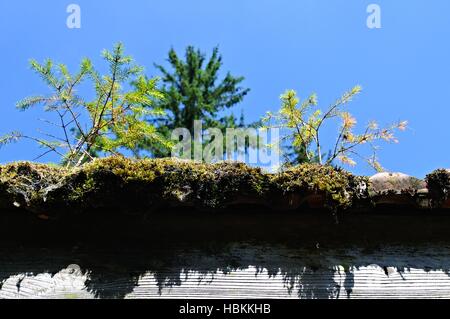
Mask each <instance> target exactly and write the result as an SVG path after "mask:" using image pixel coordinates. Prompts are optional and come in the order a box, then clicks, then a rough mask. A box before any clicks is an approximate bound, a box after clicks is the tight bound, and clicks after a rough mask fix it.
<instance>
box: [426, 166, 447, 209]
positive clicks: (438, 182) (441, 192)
mask: <svg viewBox="0 0 450 319" xmlns="http://www.w3.org/2000/svg"><path fill="white" fill-rule="evenodd" d="M425 181H426V183H427V188H428V191H429V196H430V198H431V203H432V205H433V206H434V207H438V206H441V205H442V204H443V203H444V202H445V201H446V200H448V199H449V197H450V171H449V170H445V169H437V170H435V171H433V172H432V173H431V174H428V175H427V176H426V177H425Z"/></svg>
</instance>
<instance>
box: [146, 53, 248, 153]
mask: <svg viewBox="0 0 450 319" xmlns="http://www.w3.org/2000/svg"><path fill="white" fill-rule="evenodd" d="M168 62H169V63H170V66H171V68H172V70H168V69H166V68H165V67H163V66H161V65H155V66H156V68H157V69H158V70H159V71H160V72H161V74H162V82H163V87H162V92H163V93H164V95H165V98H164V99H163V100H160V101H159V102H158V104H157V105H158V107H159V108H161V109H163V110H164V111H165V112H166V113H167V117H165V118H157V119H153V120H152V121H151V123H152V124H154V125H155V126H157V127H158V130H159V132H161V133H162V134H163V135H164V136H165V137H166V138H170V133H171V131H172V130H173V129H175V128H187V129H188V130H189V131H190V132H191V135H192V136H193V135H194V121H195V120H200V121H202V124H203V127H204V128H207V127H215V128H219V129H221V130H223V131H224V130H225V128H227V127H230V128H234V127H242V126H243V125H244V123H243V122H244V120H243V116H242V115H241V117H240V118H236V117H235V116H234V115H228V116H227V115H224V114H223V111H225V110H227V109H230V108H232V107H233V106H235V105H236V104H238V103H240V102H241V101H242V100H243V99H244V97H245V96H246V95H247V93H248V92H249V91H250V90H249V89H247V88H243V87H241V86H240V84H241V83H242V81H243V80H244V78H243V77H235V76H233V75H231V74H230V73H227V74H226V75H225V77H224V78H223V79H221V80H219V71H220V68H221V67H222V57H221V55H220V54H219V50H218V48H215V49H214V50H213V52H212V55H211V57H210V58H209V59H208V60H207V59H206V57H205V55H204V54H203V53H201V52H200V51H199V50H196V49H194V47H192V46H189V47H187V49H186V54H185V60H182V59H180V58H179V57H178V55H177V53H176V52H175V50H173V49H171V50H170V51H169V58H168ZM145 144H146V145H145V146H144V148H148V149H150V150H151V152H152V153H153V155H155V156H167V155H169V153H168V152H167V149H161V148H157V147H154V145H151V144H150V145H149V144H148V143H145Z"/></svg>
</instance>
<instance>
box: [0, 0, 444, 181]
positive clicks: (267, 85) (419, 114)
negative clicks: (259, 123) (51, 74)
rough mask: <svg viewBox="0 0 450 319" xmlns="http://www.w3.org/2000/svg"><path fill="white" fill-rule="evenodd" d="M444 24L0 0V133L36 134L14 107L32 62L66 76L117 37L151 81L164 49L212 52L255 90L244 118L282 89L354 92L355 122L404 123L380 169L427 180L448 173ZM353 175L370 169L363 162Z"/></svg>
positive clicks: (438, 5)
mask: <svg viewBox="0 0 450 319" xmlns="http://www.w3.org/2000/svg"><path fill="white" fill-rule="evenodd" d="M71 3H76V4H78V5H80V7H81V19H82V20H81V21H82V22H81V23H82V26H81V29H69V28H67V26H66V18H67V16H68V14H67V13H66V8H67V6H68V5H69V4H71ZM370 3H376V4H378V5H380V7H381V10H382V12H381V13H382V15H381V18H382V28H381V29H369V28H367V26H366V19H367V16H368V14H367V13H366V8H367V6H368V5H369V4H370ZM449 16H450V1H448V0H432V1H430V0H414V1H400V0H398V1H392V0H371V1H363V0H276V1H275V0H239V1H237V0H236V1H211V0H190V1H186V0H177V1H175V0H160V1H155V0H129V1H119V0H95V1H92V0H71V1H63V0H57V1H55V0H40V1H29V0H15V1H6V0H2V1H1V2H0V35H1V37H0V39H1V51H0V54H1V60H0V63H1V70H2V73H3V74H2V76H1V77H0V92H1V97H2V98H1V105H0V107H1V115H0V133H7V132H9V131H12V130H20V131H23V132H27V133H29V134H33V133H35V132H36V128H37V127H39V126H42V123H40V122H39V121H38V118H41V117H43V114H42V111H41V110H39V109H35V110H32V111H28V112H19V111H17V110H16V109H15V103H16V102H17V101H18V100H20V99H22V98H23V97H26V96H28V95H32V94H39V93H45V92H47V91H46V90H47V89H46V87H45V86H44V85H43V84H42V83H41V81H40V79H39V78H38V77H37V76H36V75H34V74H33V73H32V72H31V71H30V70H29V67H28V60H29V59H30V58H36V59H37V60H43V59H44V58H46V57H51V58H53V59H54V60H56V61H58V62H64V63H66V64H68V65H69V67H70V68H71V69H72V70H74V68H75V67H76V66H77V65H78V63H79V61H80V60H81V58H82V57H84V56H88V57H91V58H93V60H94V62H96V63H99V62H100V52H101V50H102V49H104V48H111V47H112V46H113V44H114V43H115V42H118V41H122V42H123V43H124V44H125V46H126V49H127V53H129V54H131V55H133V56H134V58H135V59H136V61H137V62H138V63H140V64H142V65H145V66H146V73H147V74H148V75H158V74H157V72H156V70H155V69H154V68H153V63H154V62H158V63H163V62H164V61H165V59H166V56H167V52H168V50H169V49H170V47H174V48H175V49H176V50H177V51H180V52H181V51H182V50H184V48H185V47H186V46H187V45H194V46H196V47H198V48H200V49H202V50H203V51H206V52H210V51H211V49H212V48H213V47H214V46H216V45H219V47H220V51H221V53H222V54H223V57H224V71H227V70H230V71H231V72H232V73H234V74H235V75H243V76H245V77H246V80H245V85H246V86H247V87H250V88H251V89H252V91H251V93H250V94H249V96H248V97H247V98H246V99H245V101H244V102H243V103H242V104H240V105H239V106H238V107H236V113H238V114H239V113H240V110H241V109H243V110H244V114H245V116H246V119H247V120H248V121H253V120H257V119H258V118H259V117H260V116H262V115H263V114H264V113H265V112H266V111H268V110H272V111H275V110H276V109H277V108H278V106H279V100H278V98H279V96H280V94H281V93H282V92H283V91H284V90H286V89H289V88H293V89H295V90H297V91H298V93H299V94H300V95H301V96H303V97H305V96H307V95H308V94H309V93H311V92H316V93H317V94H318V96H319V103H320V105H322V106H326V105H328V104H330V103H332V102H333V101H334V100H335V99H336V98H337V97H338V96H339V95H340V94H341V93H342V92H343V91H345V90H346V89H349V88H351V87H352V86H354V85H355V84H360V85H362V86H363V88H364V91H363V93H362V94H361V95H360V96H359V97H358V98H357V99H356V100H355V101H354V102H353V103H352V104H351V106H350V111H351V112H352V113H353V114H354V115H355V116H356V118H357V119H358V122H359V124H361V125H364V124H365V123H367V122H368V121H369V120H371V119H376V120H377V121H378V122H380V123H385V124H388V123H390V122H393V121H398V120H403V119H406V120H408V121H409V123H410V128H409V130H407V131H406V132H404V133H401V134H400V135H399V138H400V143H399V144H396V145H385V144H383V147H382V150H381V151H380V153H379V157H380V160H381V162H382V164H383V166H384V167H386V168H387V169H388V170H390V171H402V172H405V173H408V174H411V175H416V176H424V175H425V174H426V173H428V172H430V171H432V170H433V169H435V168H438V167H450V163H449V159H450V148H449V147H447V146H448V142H449V140H450V130H449V127H448V122H449V119H450V105H449V103H450V102H449V101H450V59H449V58H450V42H449V35H450V18H449ZM333 133H334V132H333V131H332V130H328V131H326V136H324V138H325V139H331V140H332V139H333ZM39 152H40V150H39V149H38V148H37V147H36V146H35V145H33V144H32V143H29V142H20V143H18V144H14V145H9V146H7V147H5V148H2V149H0V162H9V161H13V160H32V159H33V158H35V157H36V155H38V154H39ZM45 160H48V161H56V159H55V158H52V157H50V158H46V159H45ZM352 171H353V172H355V173H359V174H371V173H372V171H371V169H369V168H368V167H367V166H365V165H360V166H357V167H356V168H354V169H352Z"/></svg>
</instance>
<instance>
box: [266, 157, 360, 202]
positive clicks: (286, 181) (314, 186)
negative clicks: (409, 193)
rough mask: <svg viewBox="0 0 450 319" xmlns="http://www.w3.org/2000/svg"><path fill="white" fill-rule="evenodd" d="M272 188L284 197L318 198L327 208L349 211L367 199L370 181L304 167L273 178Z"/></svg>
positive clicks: (329, 169) (328, 168) (330, 169)
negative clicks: (323, 200) (311, 196)
mask: <svg viewBox="0 0 450 319" xmlns="http://www.w3.org/2000/svg"><path fill="white" fill-rule="evenodd" d="M272 185H273V188H274V189H275V190H278V191H281V192H282V194H283V195H286V194H289V193H297V194H302V195H305V196H306V195H307V194H311V193H313V194H319V195H323V196H324V197H325V205H326V206H327V207H328V208H331V209H336V208H348V207H350V206H351V205H352V204H353V203H354V201H356V200H359V199H362V198H365V197H367V196H368V193H367V192H368V187H367V186H368V178H366V177H359V176H355V175H352V174H350V173H348V172H346V171H344V170H340V169H335V168H333V167H331V166H322V165H318V164H302V165H299V166H296V167H293V168H290V169H288V170H286V171H284V172H282V173H279V174H275V175H273V176H272Z"/></svg>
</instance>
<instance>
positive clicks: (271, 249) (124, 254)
mask: <svg viewBox="0 0 450 319" xmlns="http://www.w3.org/2000/svg"><path fill="white" fill-rule="evenodd" d="M13 247H14V246H11V245H8V246H6V247H2V248H0V250H1V253H0V286H1V288H2V289H1V290H0V296H2V292H3V296H2V297H14V298H15V297H49V296H53V297H68V296H69V294H70V292H71V290H70V289H69V290H67V289H66V288H64V289H66V290H64V289H62V288H61V287H60V288H61V289H60V290H58V289H57V288H58V287H54V286H51V285H56V286H58V285H61V286H63V285H64V282H63V280H61V278H62V277H61V271H62V270H64V271H63V272H67V269H68V267H69V268H70V267H72V272H73V271H75V270H76V271H78V274H74V275H76V276H78V277H80V278H83V279H82V281H83V282H82V284H81V286H80V287H79V290H82V291H84V292H85V293H89V294H90V295H92V297H96V298H125V297H129V296H130V294H133V293H134V295H135V297H136V296H138V297H139V296H140V297H153V298H154V297H159V296H162V297H165V296H169V293H170V292H171V291H172V294H171V295H170V296H171V297H173V296H176V297H189V296H195V295H196V294H202V295H203V296H204V295H207V294H211V295H212V296H216V297H221V296H222V297H223V296H230V297H268V296H270V297H275V298H276V297H281V298H289V297H291V298H347V297H351V296H352V293H353V289H354V285H355V280H356V279H355V274H356V273H358V269H362V268H364V267H371V266H372V265H377V267H381V268H382V269H384V274H383V276H384V277H385V278H389V276H391V277H392V276H393V274H392V272H393V271H395V272H396V274H397V275H400V277H399V278H403V274H405V273H408V271H409V270H410V269H413V268H414V269H421V270H423V271H424V272H429V271H434V270H436V271H441V272H443V273H445V274H447V273H448V271H449V270H450V247H448V246H446V247H445V246H442V245H441V246H436V245H435V246H422V247H418V246H414V247H408V246H384V247H372V248H368V247H367V246H366V247H364V248H363V247H358V246H353V247H347V248H331V247H328V248H327V247H323V248H322V247H320V245H318V246H309V247H301V246H299V245H298V244H295V245H294V246H292V245H287V244H283V243H271V244H256V243H252V242H239V243H227V244H219V243H217V242H213V241H204V242H203V243H198V242H196V243H188V242H184V243H183V244H169V243H165V244H155V243H154V244H148V243H146V244H142V245H133V246H130V245H122V244H120V243H114V244H111V245H95V246H94V245H90V244H88V243H80V242H78V243H77V244H74V245H71V246H67V245H63V246H58V247H55V246H53V247H50V246H45V245H35V247H33V248H31V247H30V246H27V248H24V247H19V248H17V246H16V247H14V248H13ZM130 247H133V248H132V249H130ZM70 265H71V266H70ZM74 265H77V266H74ZM78 266H79V269H75V268H73V267H78ZM42 274H49V275H48V276H47V277H45V278H47V281H45V280H41V281H40V282H39V283H36V282H34V283H33V284H31V286H30V285H29V286H28V287H26V286H24V285H25V284H26V282H27V280H28V279H33V278H34V280H35V281H36V280H38V276H39V275H42ZM56 276H59V277H58V280H60V281H58V280H56V279H55V278H56ZM50 278H53V279H54V280H53V281H52V280H50ZM67 278H68V277H67ZM67 278H66V279H67ZM71 278H72V279H73V278H74V277H71ZM378 279H380V278H378ZM399 280H402V279H399ZM7 285H8V287H6V286H7ZM33 285H34V286H33ZM46 285H47V286H48V287H46ZM448 286H449V287H450V278H449V283H448ZM36 287H38V288H39V289H37V288H36ZM72 288H73V287H72ZM177 288H180V289H179V290H178V292H177V293H175V294H174V293H173V291H175V290H176V289H177ZM181 288H183V289H181ZM184 288H185V289H184ZM6 290H8V291H6ZM8 293H9V295H8ZM14 294H15V295H14ZM69 297H70V296H69Z"/></svg>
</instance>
